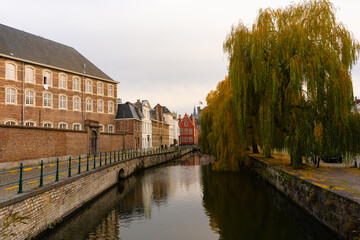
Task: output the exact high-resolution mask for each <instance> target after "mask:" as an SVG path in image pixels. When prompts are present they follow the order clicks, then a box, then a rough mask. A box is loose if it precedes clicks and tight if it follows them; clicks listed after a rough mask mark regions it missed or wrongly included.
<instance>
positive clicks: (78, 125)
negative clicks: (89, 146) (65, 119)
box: [73, 123, 81, 130]
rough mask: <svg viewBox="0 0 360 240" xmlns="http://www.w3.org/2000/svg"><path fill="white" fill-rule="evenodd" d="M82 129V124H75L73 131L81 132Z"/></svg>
mask: <svg viewBox="0 0 360 240" xmlns="http://www.w3.org/2000/svg"><path fill="white" fill-rule="evenodd" d="M80 129H81V127H80V124H78V123H74V124H73V130H80Z"/></svg>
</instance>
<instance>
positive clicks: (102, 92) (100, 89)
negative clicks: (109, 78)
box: [97, 83, 104, 95]
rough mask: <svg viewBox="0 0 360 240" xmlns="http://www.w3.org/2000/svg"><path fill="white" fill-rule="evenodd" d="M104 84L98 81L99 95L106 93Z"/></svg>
mask: <svg viewBox="0 0 360 240" xmlns="http://www.w3.org/2000/svg"><path fill="white" fill-rule="evenodd" d="M103 86H104V85H103V84H102V83H98V86H97V93H98V94H99V95H103V94H104V89H103Z"/></svg>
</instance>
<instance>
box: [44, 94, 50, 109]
mask: <svg viewBox="0 0 360 240" xmlns="http://www.w3.org/2000/svg"><path fill="white" fill-rule="evenodd" d="M44 107H51V94H50V93H44Z"/></svg>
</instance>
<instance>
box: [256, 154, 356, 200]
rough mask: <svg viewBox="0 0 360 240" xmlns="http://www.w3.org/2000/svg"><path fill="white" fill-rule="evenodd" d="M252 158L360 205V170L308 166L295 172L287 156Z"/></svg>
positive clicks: (275, 155)
mask: <svg viewBox="0 0 360 240" xmlns="http://www.w3.org/2000/svg"><path fill="white" fill-rule="evenodd" d="M250 156H252V157H255V158H257V159H259V160H261V161H263V162H265V163H267V164H268V165H270V166H272V167H274V168H276V169H279V170H282V171H284V172H287V173H289V174H292V175H294V176H297V177H299V178H301V179H304V180H306V181H308V182H311V183H313V184H314V185H317V186H319V187H322V188H325V189H327V190H329V191H332V192H334V193H337V194H339V195H342V196H344V197H347V198H349V199H352V200H354V201H356V202H358V203H360V168H350V167H336V165H335V166H334V167H330V166H329V165H326V166H322V165H321V164H320V167H319V168H316V167H310V166H307V167H305V168H303V169H297V170H294V169H292V168H291V167H290V159H289V157H288V156H287V155H282V154H274V155H273V157H272V158H264V157H263V156H262V155H261V154H250Z"/></svg>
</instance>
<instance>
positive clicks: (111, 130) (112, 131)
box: [108, 125, 115, 133]
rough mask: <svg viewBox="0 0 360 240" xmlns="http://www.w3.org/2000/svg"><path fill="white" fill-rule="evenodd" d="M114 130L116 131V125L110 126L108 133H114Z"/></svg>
mask: <svg viewBox="0 0 360 240" xmlns="http://www.w3.org/2000/svg"><path fill="white" fill-rule="evenodd" d="M114 130H115V129H114V125H108V132H109V133H114V132H115V131H114Z"/></svg>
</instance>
